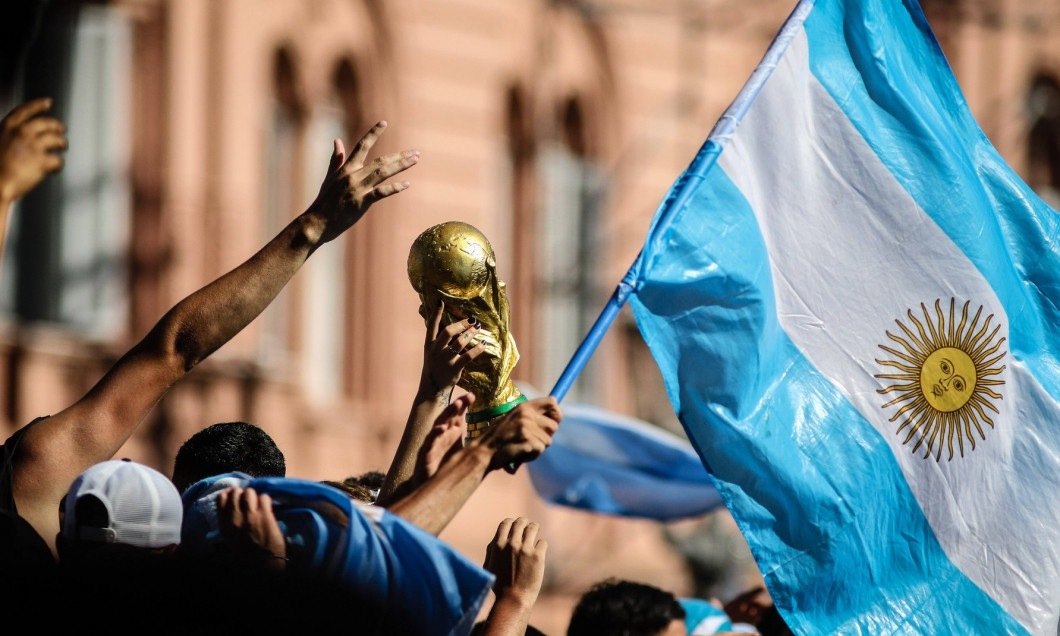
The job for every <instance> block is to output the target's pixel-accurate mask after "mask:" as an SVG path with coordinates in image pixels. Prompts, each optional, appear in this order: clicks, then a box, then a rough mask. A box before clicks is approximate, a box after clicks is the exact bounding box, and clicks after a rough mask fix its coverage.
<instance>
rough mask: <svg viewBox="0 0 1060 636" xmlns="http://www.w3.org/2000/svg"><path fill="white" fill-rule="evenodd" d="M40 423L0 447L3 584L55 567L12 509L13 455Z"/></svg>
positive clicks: (40, 540) (34, 534)
mask: <svg viewBox="0 0 1060 636" xmlns="http://www.w3.org/2000/svg"><path fill="white" fill-rule="evenodd" d="M43 419H44V418H43V417H38V418H37V419H35V420H33V421H32V422H30V423H29V424H27V425H26V426H23V427H22V428H20V429H18V430H17V431H15V433H14V434H13V435H12V436H11V437H9V438H8V439H7V441H6V442H4V444H3V446H0V578H2V579H4V583H5V584H6V583H9V582H11V579H12V576H11V574H14V573H18V575H19V576H23V577H24V576H27V575H45V574H48V573H49V572H50V571H51V570H52V569H54V567H55V559H54V558H53V557H52V552H51V549H50V548H49V547H48V543H47V542H46V541H45V540H44V539H43V538H42V537H41V536H40V535H39V534H38V533H37V530H36V529H35V528H34V527H33V526H32V525H30V523H29V522H28V521H26V520H25V519H23V518H22V517H20V516H19V514H18V508H17V507H16V506H15V475H14V457H15V453H16V452H17V451H18V446H19V444H20V443H21V442H22V438H23V437H25V435H26V431H28V430H29V429H30V427H31V426H33V425H34V424H36V423H37V422H39V421H41V420H43ZM55 514H56V515H58V514H59V511H58V510H56V511H55Z"/></svg>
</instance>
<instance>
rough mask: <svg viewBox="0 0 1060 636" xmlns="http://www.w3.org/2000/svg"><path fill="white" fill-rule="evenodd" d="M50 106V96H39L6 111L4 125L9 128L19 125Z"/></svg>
mask: <svg viewBox="0 0 1060 636" xmlns="http://www.w3.org/2000/svg"><path fill="white" fill-rule="evenodd" d="M51 107H52V99H51V98H50V97H41V98H40V99H34V100H32V101H29V102H26V103H25V104H22V105H21V106H19V107H18V108H16V109H15V110H13V111H11V112H10V113H8V115H7V117H5V118H4V122H3V123H4V126H5V127H10V128H14V127H17V126H21V125H22V124H23V123H25V122H27V121H29V120H30V119H31V118H32V117H33V116H34V115H37V114H38V113H43V112H44V111H46V110H48V109H49V108H51Z"/></svg>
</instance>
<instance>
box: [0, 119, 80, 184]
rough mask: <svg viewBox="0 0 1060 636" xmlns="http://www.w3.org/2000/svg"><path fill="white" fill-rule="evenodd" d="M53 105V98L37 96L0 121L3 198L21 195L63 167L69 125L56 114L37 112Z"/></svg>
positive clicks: (0, 173) (0, 167)
mask: <svg viewBox="0 0 1060 636" xmlns="http://www.w3.org/2000/svg"><path fill="white" fill-rule="evenodd" d="M51 106H52V100H51V99H50V98H41V99H35V100H33V101H30V102H26V103H25V104H22V105H21V106H19V107H18V108H15V109H14V110H13V111H11V112H10V113H8V115H7V116H6V117H4V119H3V121H0V202H8V203H10V202H12V201H14V200H15V199H19V198H21V197H22V196H24V195H25V194H26V193H28V192H29V191H30V190H32V189H33V188H35V187H37V185H38V184H39V183H40V182H41V181H43V180H44V177H46V176H48V175H49V174H51V173H53V172H56V171H57V170H59V169H60V168H62V167H63V158H62V155H60V154H59V153H60V152H61V151H63V150H66V147H67V142H66V137H65V133H66V128H65V127H64V126H63V124H62V122H60V121H59V120H58V119H56V118H54V117H43V116H38V115H40V114H41V113H43V112H44V111H46V110H48V109H49V108H51Z"/></svg>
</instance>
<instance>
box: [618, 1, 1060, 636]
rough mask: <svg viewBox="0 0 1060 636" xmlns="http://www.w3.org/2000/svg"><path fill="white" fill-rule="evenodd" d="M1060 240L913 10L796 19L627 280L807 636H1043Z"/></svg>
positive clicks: (820, 13)
mask: <svg viewBox="0 0 1060 636" xmlns="http://www.w3.org/2000/svg"><path fill="white" fill-rule="evenodd" d="M1058 237H1060V223H1058V217H1057V213H1056V212H1055V211H1053V210H1052V209H1050V208H1049V207H1047V206H1046V205H1045V204H1044V203H1043V202H1042V201H1041V200H1040V199H1039V198H1038V197H1037V196H1036V195H1035V194H1034V193H1033V192H1032V191H1031V190H1030V189H1029V188H1028V187H1027V186H1026V185H1025V184H1024V183H1023V182H1022V181H1021V180H1020V179H1019V178H1018V177H1017V176H1016V175H1015V173H1013V171H1012V170H1011V169H1010V168H1009V167H1008V166H1007V165H1006V164H1005V162H1004V161H1003V160H1002V158H1001V157H1000V156H999V155H998V153H997V151H996V150H995V149H994V148H993V147H992V145H991V144H990V142H989V141H988V140H987V139H986V137H985V136H984V134H983V133H982V131H981V130H980V129H979V127H978V125H977V124H976V122H975V121H974V119H973V118H972V115H971V114H970V112H969V110H968V107H967V105H966V103H965V101H964V98H963V97H962V95H961V92H960V90H959V88H958V86H957V83H956V81H955V80H954V78H953V75H952V73H951V71H950V69H949V67H948V65H947V63H946V60H945V58H944V56H943V54H942V51H941V50H940V49H939V46H938V44H937V42H936V41H935V38H934V36H933V35H932V34H931V31H930V29H929V27H928V25H927V22H926V20H925V19H924V15H923V13H922V12H921V10H920V8H919V6H917V4H916V3H915V0H818V1H817V2H813V1H812V0H803V1H802V2H800V3H799V4H798V6H797V8H796V9H795V12H794V13H793V14H792V17H791V18H790V19H789V20H788V22H787V23H786V24H785V26H784V27H783V29H782V31H781V32H780V34H779V35H778V36H777V39H776V40H775V42H774V44H773V46H772V47H771V48H770V50H769V52H768V53H767V55H766V58H765V59H764V60H763V63H762V64H761V66H760V67H759V68H758V70H757V71H756V72H755V74H754V76H753V77H752V79H751V80H750V82H749V83H748V85H747V86H745V88H744V89H743V91H742V92H741V93H740V95H739V96H738V98H737V100H736V101H735V102H734V103H733V105H732V106H731V107H730V108H729V110H728V111H727V112H726V113H725V115H724V116H723V118H722V119H721V120H720V121H719V123H718V124H717V125H716V127H715V129H714V131H712V133H711V135H710V137H709V139H708V141H707V143H706V144H705V145H704V146H703V148H702V150H701V151H700V153H699V154H698V155H697V157H696V158H695V160H694V161H693V163H692V165H691V166H690V167H689V169H688V171H687V172H686V173H685V174H683V175H682V176H681V177H680V179H679V180H678V181H677V183H675V185H674V187H673V189H672V190H671V193H670V194H669V195H668V197H667V199H666V201H664V203H663V205H662V206H661V207H660V210H659V211H658V213H657V214H656V218H655V220H654V221H653V224H652V228H651V232H650V235H649V237H648V241H647V244H646V245H645V247H644V249H643V251H642V254H641V257H640V258H639V259H638V261H637V263H635V264H634V268H633V269H631V270H630V274H629V275H628V276H627V280H628V281H631V282H630V286H631V288H632V290H633V294H632V296H631V297H630V300H631V302H632V306H633V309H634V312H635V316H636V319H637V322H638V325H639V327H640V330H641V333H642V334H643V335H644V337H645V339H646V340H647V342H648V344H649V345H650V347H651V349H652V352H653V354H654V356H655V358H656V360H657V361H658V363H659V365H660V367H661V369H662V372H663V375H664V377H665V379H666V384H667V390H668V392H669V395H670V399H671V400H672V402H673V404H674V407H675V409H676V410H677V412H678V414H679V416H680V418H681V420H682V422H683V424H684V426H685V428H686V430H687V432H688V433H689V437H690V439H691V440H692V442H693V444H694V445H695V446H696V448H697V450H698V451H699V453H700V455H701V457H702V458H703V460H704V463H705V464H706V465H707V466H708V467H709V468H710V470H711V472H712V473H713V474H714V476H715V478H716V479H717V481H718V483H719V489H720V491H721V493H722V496H723V498H724V499H725V501H726V504H727V505H728V506H729V508H730V510H731V512H732V514H733V516H734V517H735V518H736V520H737V522H738V523H739V525H740V528H741V529H742V531H743V533H744V535H745V536H746V538H747V540H748V542H749V543H750V546H751V550H752V552H753V553H754V555H755V558H756V559H757V561H758V564H759V566H760V567H761V569H762V571H763V574H764V576H765V581H766V584H767V586H768V587H769V591H770V593H771V595H772V597H773V599H774V601H775V602H776V604H777V607H778V609H779V610H780V611H781V613H782V615H783V616H784V617H785V619H786V620H787V621H788V622H789V624H790V625H791V626H792V627H793V629H794V630H795V632H796V633H807V634H809V633H821V634H832V633H872V634H880V633H883V634H892V633H897V634H1007V633H1028V632H1029V633H1033V634H1056V633H1057V621H1058V613H1060V408H1058V402H1057V397H1058V396H1060V360H1058V356H1057V354H1058V352H1060V250H1058V249H1057V238H1058Z"/></svg>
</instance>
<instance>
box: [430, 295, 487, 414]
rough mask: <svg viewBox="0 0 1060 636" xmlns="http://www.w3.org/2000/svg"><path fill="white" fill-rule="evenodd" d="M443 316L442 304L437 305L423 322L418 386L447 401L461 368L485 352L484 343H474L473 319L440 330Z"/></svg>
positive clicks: (475, 323)
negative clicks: (424, 325) (424, 331)
mask: <svg viewBox="0 0 1060 636" xmlns="http://www.w3.org/2000/svg"><path fill="white" fill-rule="evenodd" d="M444 315H445V304H444V303H443V304H439V305H438V307H437V308H436V309H435V310H434V313H433V314H432V315H431V317H430V320H429V321H428V323H427V337H426V340H425V341H424V343H423V374H422V377H421V378H420V383H421V385H422V386H423V387H424V388H426V389H428V390H429V391H431V392H432V393H435V394H439V393H444V394H445V397H446V398H448V396H449V394H450V393H451V392H452V390H453V387H455V386H456V383H457V382H459V381H460V375H461V374H462V373H463V371H464V367H466V366H467V365H468V363H470V362H471V361H472V360H474V359H475V358H477V357H478V356H479V355H481V354H482V352H483V351H485V350H486V344H485V343H484V342H482V341H476V340H475V335H477V334H478V331H479V322H478V319H476V318H475V317H474V316H472V317H470V318H468V319H466V320H459V321H457V322H454V323H453V324H451V325H446V326H445V327H444V328H443V327H442V316H444Z"/></svg>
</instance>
